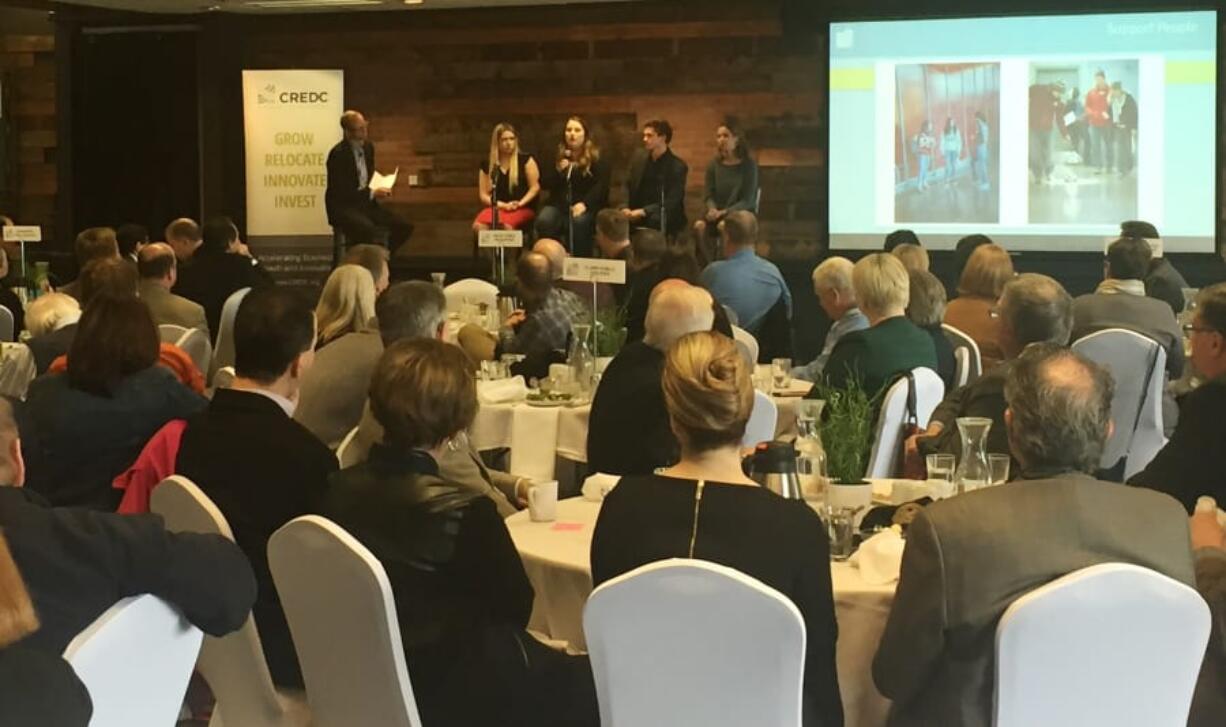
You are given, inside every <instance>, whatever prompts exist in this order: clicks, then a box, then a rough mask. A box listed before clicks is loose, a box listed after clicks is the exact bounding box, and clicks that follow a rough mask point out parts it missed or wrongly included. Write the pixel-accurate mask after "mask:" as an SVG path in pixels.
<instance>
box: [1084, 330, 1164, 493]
mask: <svg viewBox="0 0 1226 727" xmlns="http://www.w3.org/2000/svg"><path fill="white" fill-rule="evenodd" d="M1073 350H1074V351H1076V352H1078V353H1080V354H1081V355H1083V356H1085V357H1086V358H1088V359H1090V360H1091V361H1095V362H1097V363H1099V364H1101V365H1103V366H1106V367H1107V369H1108V370H1109V371H1110V372H1111V376H1112V377H1113V378H1114V379H1115V398H1113V399H1112V400H1111V421H1112V422H1113V423H1114V424H1115V432H1114V433H1113V434H1112V435H1111V438H1110V439H1108V440H1107V446H1106V447H1105V448H1104V449H1103V456H1102V459H1101V460H1100V461H1099V466H1100V467H1102V468H1103V469H1110V468H1111V467H1114V466H1115V465H1116V463H1118V462H1119V461H1120V459H1121V458H1123V457H1127V458H1128V459H1127V461H1126V462H1125V464H1124V479H1125V480H1127V479H1128V478H1129V477H1132V476H1133V475H1134V474H1136V473H1138V472H1140V471H1141V470H1143V469H1145V466H1146V465H1148V464H1149V462H1150V460H1152V459H1153V458H1154V456H1155V455H1157V454H1158V451H1159V450H1161V449H1162V448H1163V447H1165V446H1166V436H1165V435H1164V434H1163V431H1162V394H1163V387H1164V385H1165V381H1166V350H1165V349H1163V348H1162V346H1160V345H1158V343H1157V342H1156V341H1154V340H1152V339H1150V338H1146V337H1145V336H1142V335H1141V334H1139V333H1136V332H1133V331H1128V330H1125V329H1123V328H1108V329H1106V330H1102V331H1098V332H1096V333H1091V334H1090V335H1088V336H1085V337H1084V338H1080V339H1078V340H1077V341H1075V342H1074V343H1073ZM1146 376H1148V377H1149V378H1148V380H1147V379H1146ZM1142 399H1144V408H1141V403H1142ZM1138 408H1141V411H1140V412H1139V413H1138V411H1137V410H1138Z"/></svg>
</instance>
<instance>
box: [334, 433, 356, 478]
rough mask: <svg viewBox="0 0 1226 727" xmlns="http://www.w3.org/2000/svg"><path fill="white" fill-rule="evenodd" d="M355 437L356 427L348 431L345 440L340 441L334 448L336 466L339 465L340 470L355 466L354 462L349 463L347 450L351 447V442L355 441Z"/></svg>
mask: <svg viewBox="0 0 1226 727" xmlns="http://www.w3.org/2000/svg"><path fill="white" fill-rule="evenodd" d="M357 436H358V427H354V428H353V429H350V430H349V433H348V434H346V435H345V438H344V439H342V440H341V443H340V444H339V445H337V447H336V461H337V464H339V465H340V468H341V469H345V468H346V467H348V466H350V465H353V464H357V463H356V462H352V461H350V457H349V450H350V449H351V448H352V447H353V440H354V439H356V438H357Z"/></svg>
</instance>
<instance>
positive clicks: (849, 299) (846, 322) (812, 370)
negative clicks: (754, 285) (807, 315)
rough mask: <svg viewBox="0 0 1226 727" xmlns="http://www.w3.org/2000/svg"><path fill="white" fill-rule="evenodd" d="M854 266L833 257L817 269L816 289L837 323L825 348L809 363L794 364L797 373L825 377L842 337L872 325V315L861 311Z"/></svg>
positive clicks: (803, 376) (806, 377)
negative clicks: (853, 284)
mask: <svg viewBox="0 0 1226 727" xmlns="http://www.w3.org/2000/svg"><path fill="white" fill-rule="evenodd" d="M852 268H853V265H852V263H851V261H850V260H848V259H847V258H845V257H831V258H826V259H825V260H823V261H822V262H821V264H820V265H818V266H817V267H816V268H814V269H813V292H814V293H815V294H816V295H817V302H818V304H819V305H820V306H821V307H822V310H823V311H825V313H826V315H827V316H829V317H830V320H831V322H832V324H833V325H831V326H830V330H829V331H828V332H827V333H826V342H825V345H823V346H822V352H821V353H820V354H819V355H818V357H817V358H815V359H813V360H812V361H810V362H809V363H808V364H807V365H805V366H797V367H795V368H793V369H792V376H793V377H795V378H797V379H803V380H805V381H817V380H818V379H819V378H821V375H822V370H823V369H824V368H826V361H827V359H829V358H830V352H831V351H833V350H834V345H835V344H836V343H838V342H839V339H840V338H842V337H843V336H845V335H847V334H848V333H852V332H854V331H863V330H864V329H865V328H868V316H866V315H864V314H863V313H862V312H860V306H859V304H857V303H856V291H855V288H853V287H852V285H851V271H852Z"/></svg>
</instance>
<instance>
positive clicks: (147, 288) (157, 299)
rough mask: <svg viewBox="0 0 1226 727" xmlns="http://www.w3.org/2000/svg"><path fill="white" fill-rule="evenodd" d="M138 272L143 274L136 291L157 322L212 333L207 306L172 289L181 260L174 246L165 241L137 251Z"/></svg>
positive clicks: (177, 276) (205, 333)
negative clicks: (206, 311) (205, 310)
mask: <svg viewBox="0 0 1226 727" xmlns="http://www.w3.org/2000/svg"><path fill="white" fill-rule="evenodd" d="M136 271H137V273H139V274H140V283H139V285H138V287H137V290H138V292H139V294H140V298H141V300H143V301H144V302H145V305H147V306H148V307H149V312H150V313H151V314H152V315H153V322H154V323H156V324H157V325H159V326H160V325H163V324H171V325H176V326H183V327H184V328H199V329H200V330H202V331H204V335H206V336H210V334H209V323H208V320H207V319H206V318H205V315H204V307H203V306H201V305H200V304H199V303H195V302H192V301H190V300H188V299H187V298H184V297H183V296H181V295H175V294H174V293H172V292H170V289H171V288H173V287H174V285H175V281H177V280H178V279H179V265H178V259H177V258H176V256H175V249H174V248H173V247H171V246H170V245H168V244H166V243H164V242H155V243H153V244H151V245H145V246H144V247H142V248H141V249H140V252H138V253H137V254H136ZM211 338H212V337H211V336H210V339H211Z"/></svg>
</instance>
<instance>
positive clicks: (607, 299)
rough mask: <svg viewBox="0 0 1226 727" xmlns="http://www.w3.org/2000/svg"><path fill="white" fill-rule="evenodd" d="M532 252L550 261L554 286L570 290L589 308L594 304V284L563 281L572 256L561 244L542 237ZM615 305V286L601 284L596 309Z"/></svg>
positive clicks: (597, 287)
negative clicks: (568, 261)
mask: <svg viewBox="0 0 1226 727" xmlns="http://www.w3.org/2000/svg"><path fill="white" fill-rule="evenodd" d="M532 252H535V253H540V254H541V255H544V256H545V257H546V258H547V259H548V260H549V272H550V274H551V275H552V276H553V281H554V285H556V286H558V287H559V288H561V289H563V290H569V291H570V292H572V293H574V294H575V295H577V296H579V297H580V298H581V299H582V300H583V302H584V303H586V304H587V305H588V306H590V305H591V304H592V302H591V301H592V284H591V283H584V282H581V281H577V280H563V279H562V274H563V273H564V272H565V271H566V258H568V257H570V254H569V253H567V252H566V248H565V247H563V246H562V243H561V242H558V241H557V240H554V239H553V238H550V237H542V238H541V239H539V240H537V241H536V244H535V245H533V246H532ZM612 305H614V296H613V286H612V285H610V284H609V283H599V284H597V286H596V307H597V309H601V310H603V309H604V308H608V307H611V306H612Z"/></svg>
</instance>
